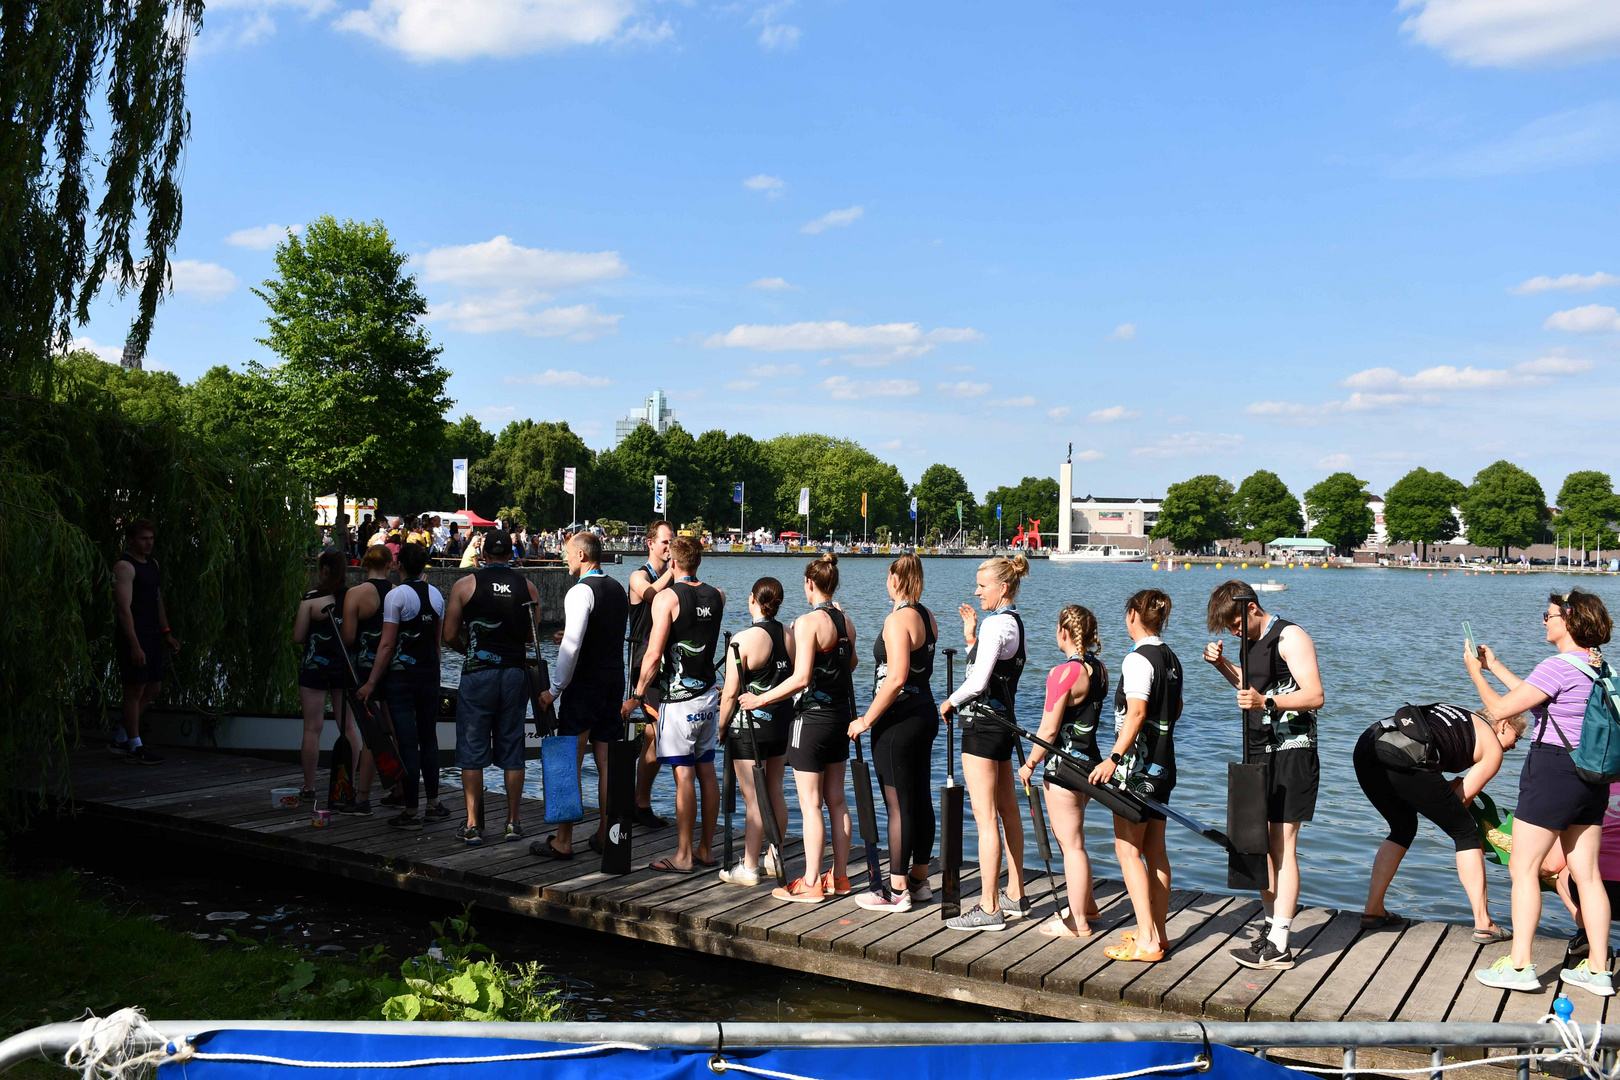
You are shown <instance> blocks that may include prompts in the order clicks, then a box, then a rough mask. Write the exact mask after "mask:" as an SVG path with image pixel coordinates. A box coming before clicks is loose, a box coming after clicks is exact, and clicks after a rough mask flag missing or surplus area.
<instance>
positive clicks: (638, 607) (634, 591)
mask: <svg viewBox="0 0 1620 1080" xmlns="http://www.w3.org/2000/svg"><path fill="white" fill-rule="evenodd" d="M674 537H675V526H673V525H671V524H670V523H669V522H667V521H664V520H662V519H660V520H658V521H655V522H653V523H652V524H651V525H648V526H647V561H646V562H645V563H643V564H642V565H641V566H639V567H637V568H636V569H635V570H634V571H633V572H632V573H631V574H630V622H629V634H628V640H629V642H630V682H631V683H632V684H634V683H635V681H636V676H637V674H639V673H640V671H641V663H642V660H644V659H645V658H646V656H647V640H648V638H649V637H650V636H651V634H652V606H653V600H654V599H655V598H656V597H657V596H658V594H659V593H660V592H662V591H663V590H665V589H667V588H669V586H670V583H671V582H673V581H674V580H675V569H674V567H672V566H671V565H670V562H669V545H670V542H671V541H672V540H673V539H674ZM648 693H649V696H650V697H649V700H648V701H646V702H644V703H643V704H644V709H645V713H646V715H647V717H648V719H649V723H648V724H647V727H646V729H645V732H644V734H643V737H642V745H641V765H640V767H639V768H638V769H637V770H636V824H637V825H640V826H642V827H643V828H647V829H667V828H669V822H668V821H665V820H664V819H663V818H661V817H659V816H658V815H657V814H655V813H653V812H652V789H653V781H654V780H655V779H656V778H657V777H658V727H657V721H656V716H657V708H658V699H657V697H656V694H657V687H656V686H653V687H651V688H649V691H648Z"/></svg>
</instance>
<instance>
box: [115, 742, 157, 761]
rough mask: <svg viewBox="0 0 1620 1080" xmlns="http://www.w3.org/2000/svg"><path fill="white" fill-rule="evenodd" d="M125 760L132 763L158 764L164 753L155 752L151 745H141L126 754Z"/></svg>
mask: <svg viewBox="0 0 1620 1080" xmlns="http://www.w3.org/2000/svg"><path fill="white" fill-rule="evenodd" d="M124 760H125V761H127V762H129V763H130V764H131V765H157V764H160V763H161V762H162V761H163V755H162V754H154V753H152V750H151V748H150V747H148V746H145V745H141V746H137V747H136V748H135V749H133V750H131V751H130V752H129V753H127V754H125V755H124Z"/></svg>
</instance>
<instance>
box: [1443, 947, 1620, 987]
mask: <svg viewBox="0 0 1620 1080" xmlns="http://www.w3.org/2000/svg"><path fill="white" fill-rule="evenodd" d="M1474 978H1476V979H1478V980H1479V981H1480V982H1482V983H1484V984H1485V985H1486V986H1494V987H1496V988H1497V989H1498V990H1524V991H1527V992H1530V993H1534V992H1535V991H1537V990H1540V989H1541V980H1540V979H1538V978H1536V965H1534V964H1531V965H1530V966H1529V967H1525V968H1516V967H1514V966H1513V961H1512V960H1511V959H1509V958H1508V957H1506V956H1504V957H1502V958H1501V959H1500V960H1498V961H1497V962H1496V963H1494V964H1492V965H1491V966H1490V967H1488V968H1480V969H1479V970H1478V971H1476V972H1474ZM1612 992H1613V991H1611V993H1612Z"/></svg>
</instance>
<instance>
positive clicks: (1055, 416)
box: [1046, 405, 1074, 420]
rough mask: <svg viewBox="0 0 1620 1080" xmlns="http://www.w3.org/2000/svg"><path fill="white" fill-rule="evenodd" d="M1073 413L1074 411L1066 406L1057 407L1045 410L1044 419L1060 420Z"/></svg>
mask: <svg viewBox="0 0 1620 1080" xmlns="http://www.w3.org/2000/svg"><path fill="white" fill-rule="evenodd" d="M1073 411H1074V410H1073V409H1071V408H1069V407H1068V406H1067V405H1059V406H1058V407H1057V408H1055V409H1047V410H1046V418H1047V419H1048V420H1062V419H1063V418H1064V417H1066V416H1068V415H1069V414H1070V413H1072V412H1073Z"/></svg>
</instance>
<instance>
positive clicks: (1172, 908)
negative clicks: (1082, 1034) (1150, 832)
mask: <svg viewBox="0 0 1620 1080" xmlns="http://www.w3.org/2000/svg"><path fill="white" fill-rule="evenodd" d="M1199 895H1200V894H1199V893H1196V892H1192V891H1191V890H1187V889H1172V890H1170V905H1169V908H1168V910H1167V911H1166V912H1165V922H1166V924H1167V932H1168V923H1169V921H1170V920H1171V919H1173V918H1174V917H1175V916H1176V914H1177V913H1178V912H1180V911H1181V909H1182V908H1184V907H1186V906H1187V905H1188V904H1190V903H1192V902H1193V901H1194V900H1197V899H1198V897H1199ZM1108 944H1109V943H1108V942H1105V941H1095V942H1092V943H1090V944H1089V945H1088V946H1087V947H1086V948H1084V949H1081V950H1080V951H1079V952H1078V953H1076V954H1075V955H1074V956H1072V957H1070V958H1069V959H1068V960H1066V961H1064V962H1063V963H1062V964H1060V965H1059V966H1058V967H1056V968H1054V969H1053V970H1052V971H1050V972H1048V973H1047V976H1046V978H1044V979H1043V980H1041V988H1042V989H1043V990H1045V991H1046V992H1047V993H1051V994H1068V995H1070V996H1078V995H1079V994H1080V993H1081V991H1082V990H1083V989H1084V988H1085V985H1086V980H1088V979H1090V978H1091V977H1092V976H1093V975H1095V974H1096V973H1097V972H1099V971H1101V970H1102V969H1103V968H1104V967H1106V966H1107V965H1109V964H1112V963H1114V961H1112V960H1110V959H1108V957H1106V956H1104V955H1103V950H1104V949H1106V948H1107V947H1108ZM1121 966H1125V965H1124V964H1122V965H1121ZM1146 966H1147V965H1145V964H1135V963H1132V964H1129V967H1131V968H1132V969H1134V970H1133V974H1134V973H1139V972H1140V970H1141V969H1142V968H1144V967H1146Z"/></svg>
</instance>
